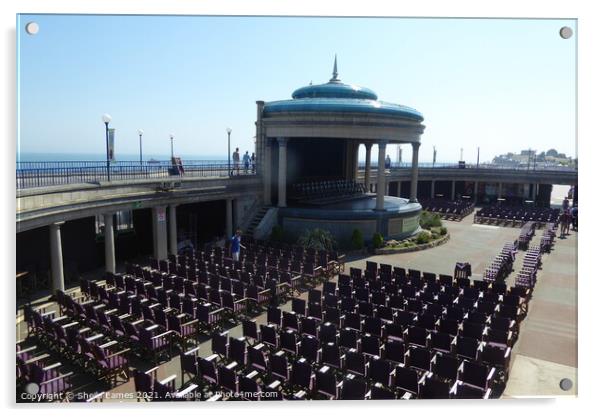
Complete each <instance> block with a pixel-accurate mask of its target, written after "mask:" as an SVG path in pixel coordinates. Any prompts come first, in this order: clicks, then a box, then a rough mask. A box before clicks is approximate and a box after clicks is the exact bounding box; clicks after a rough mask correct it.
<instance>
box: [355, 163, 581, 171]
mask: <svg viewBox="0 0 602 417" xmlns="http://www.w3.org/2000/svg"><path fill="white" fill-rule="evenodd" d="M365 165H366V164H365V162H360V163H359V168H361V169H363V168H364V167H365ZM371 167H372V169H373V170H376V169H377V168H378V164H377V163H376V162H372V165H371ZM411 168H412V163H411V162H402V163H399V162H391V164H390V165H387V169H411ZM418 168H422V169H425V168H432V169H437V168H448V169H452V168H453V169H503V170H511V171H521V172H523V171H562V172H577V167H575V166H562V165H546V164H543V163H542V164H537V165H535V167H534V166H533V165H531V166H527V165H507V164H492V163H481V164H478V165H477V164H465V165H464V168H460V166H459V164H458V163H457V162H456V163H452V162H436V163H435V164H433V163H432V162H419V163H418Z"/></svg>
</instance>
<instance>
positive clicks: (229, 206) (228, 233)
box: [226, 198, 234, 238]
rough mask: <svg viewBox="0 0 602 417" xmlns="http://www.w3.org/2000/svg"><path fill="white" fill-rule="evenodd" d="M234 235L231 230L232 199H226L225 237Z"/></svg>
mask: <svg viewBox="0 0 602 417" xmlns="http://www.w3.org/2000/svg"><path fill="white" fill-rule="evenodd" d="M232 235H234V230H232V199H231V198H228V199H227V200H226V237H227V238H231V237H232Z"/></svg>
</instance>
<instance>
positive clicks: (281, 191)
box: [278, 138, 288, 207]
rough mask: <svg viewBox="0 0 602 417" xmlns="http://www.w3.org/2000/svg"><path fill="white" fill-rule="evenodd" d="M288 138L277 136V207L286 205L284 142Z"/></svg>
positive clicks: (285, 142)
mask: <svg viewBox="0 0 602 417" xmlns="http://www.w3.org/2000/svg"><path fill="white" fill-rule="evenodd" d="M287 142H288V138H278V207H286V144H287Z"/></svg>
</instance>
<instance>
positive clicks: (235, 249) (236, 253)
mask: <svg viewBox="0 0 602 417" xmlns="http://www.w3.org/2000/svg"><path fill="white" fill-rule="evenodd" d="M241 234H242V233H241V231H240V229H238V230H236V233H235V234H234V236H232V239H230V242H231V245H230V250H231V251H232V259H233V260H234V261H236V262H238V260H239V259H240V248H243V249H246V248H245V247H244V246H243V245H242V244H241V243H240V236H241Z"/></svg>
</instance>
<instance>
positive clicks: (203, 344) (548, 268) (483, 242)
mask: <svg viewBox="0 0 602 417" xmlns="http://www.w3.org/2000/svg"><path fill="white" fill-rule="evenodd" d="M445 223H446V226H447V228H448V230H449V233H450V234H451V239H450V241H449V242H448V243H446V244H444V245H442V246H439V247H436V248H433V249H429V250H426V251H421V252H413V253H408V254H393V255H379V256H371V257H368V258H362V259H357V260H354V261H350V262H348V263H347V268H349V266H356V267H361V268H363V267H364V266H365V261H366V260H367V259H369V260H371V261H375V262H383V263H389V264H392V265H396V266H402V267H405V268H413V269H418V270H421V271H429V272H435V273H444V274H452V273H453V269H454V265H455V262H457V261H459V262H470V263H471V264H472V270H473V275H474V276H476V277H479V276H480V275H481V274H482V273H483V271H484V269H485V268H486V266H487V265H488V264H489V262H490V261H491V260H492V259H493V258H494V257H495V256H496V255H497V254H498V253H499V251H500V249H501V248H502V246H503V245H504V243H505V242H512V241H514V240H515V239H517V238H518V235H519V229H514V228H503V227H493V226H484V225H475V224H473V216H472V215H471V216H468V217H466V218H465V219H464V220H463V221H462V222H445ZM540 235H541V232H539V233H538V234H537V235H536V237H535V241H536V242H538V241H539V237H540ZM521 261H522V256H520V255H519V257H518V258H517V262H515V269H516V270H518V269H520V265H521ZM507 282H508V283H512V282H513V275H512V276H511V277H509V279H508V281H507ZM302 297H306V294H303V295H302ZM283 308H284V309H287V310H290V303H288V304H287V305H286V306H283ZM266 320H267V317H266V314H261V315H259V316H258V317H257V322H258V323H259V324H261V323H265V322H266ZM228 331H229V335H230V336H233V337H240V336H242V328H241V326H234V327H231V328H230V329H228ZM17 333H18V334H21V335H23V326H18V328H17ZM198 346H199V355H200V356H208V355H210V354H211V351H210V350H211V342H210V340H208V338H203V339H200V340H199V345H198ZM512 357H513V359H512V365H511V371H510V378H509V382H508V384H507V387H506V390H505V392H504V394H503V398H508V397H519V396H528V397H533V396H547V395H563V394H569V395H570V394H573V395H575V394H576V392H577V389H576V382H577V379H576V377H577V375H576V374H577V233H576V232H571V235H570V236H568V237H567V238H566V239H557V240H556V245H555V248H554V250H553V251H552V253H551V254H549V255H544V259H543V268H542V270H541V271H539V274H538V283H537V285H536V288H535V291H534V294H533V298H532V299H531V301H530V303H529V313H528V315H527V318H526V319H525V320H524V321H523V323H522V324H521V329H520V337H519V339H518V341H517V343H516V345H515V346H514V349H513V352H512ZM133 365H135V366H139V367H141V368H143V369H147V368H148V367H149V365H145V364H141V363H140V364H136V363H134V364H133ZM145 367H146V368H145ZM172 374H176V375H178V378H177V381H178V382H177V386H178V387H179V386H180V385H181V380H180V378H181V375H180V363H179V358H178V357H175V358H174V359H172V360H171V361H169V362H167V363H164V364H162V365H161V366H160V367H159V370H158V376H159V377H167V376H169V375H172ZM562 378H570V379H571V380H572V381H573V388H572V389H571V390H569V391H568V392H564V391H562V390H560V388H559V382H560V379H562ZM133 391H134V384H133V380H131V381H130V382H128V383H126V384H123V385H120V386H118V387H116V388H115V389H113V390H112V392H114V393H117V392H133Z"/></svg>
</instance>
